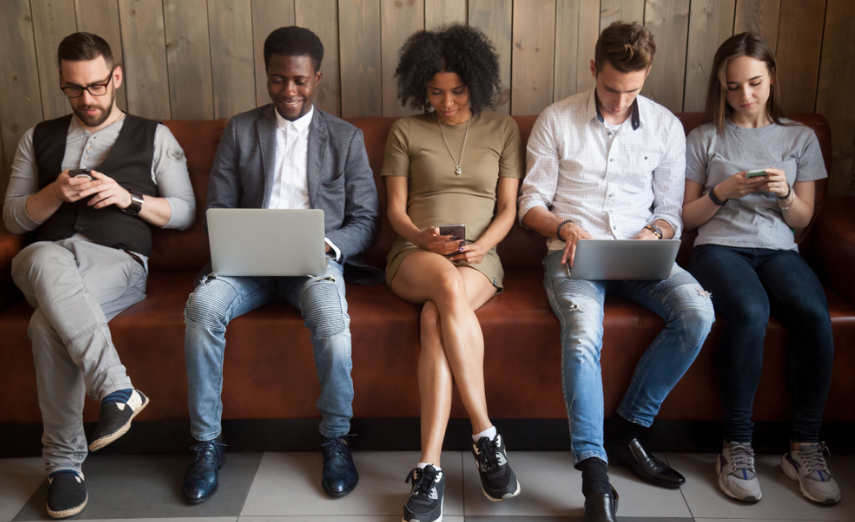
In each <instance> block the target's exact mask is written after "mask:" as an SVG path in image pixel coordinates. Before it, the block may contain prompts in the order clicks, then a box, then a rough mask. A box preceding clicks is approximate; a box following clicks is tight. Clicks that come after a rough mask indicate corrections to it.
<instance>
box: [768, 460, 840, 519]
mask: <svg viewBox="0 0 855 522" xmlns="http://www.w3.org/2000/svg"><path fill="white" fill-rule="evenodd" d="M781 470H782V471H783V472H784V475H786V476H787V477H789V478H791V479H793V480H795V481H798V483H799V491H800V492H801V494H802V496H803V497H805V498H806V499H808V500H810V501H811V502H816V503H817V504H823V505H827V506H832V505H834V504H837V503H838V502H840V499H836V500H835V499H833V498H829V499H826V500H819V499H817V498H815V497H814V496H813V495H811V494H810V493H808V491H807V490H806V489H805V486H804V484H803V483H802V478H801V477H800V476H799V474H798V472H797V471H796V468H794V467H793V465H792V464H790V463H789V462H787V455H786V454H785V455H784V456H783V457H781Z"/></svg>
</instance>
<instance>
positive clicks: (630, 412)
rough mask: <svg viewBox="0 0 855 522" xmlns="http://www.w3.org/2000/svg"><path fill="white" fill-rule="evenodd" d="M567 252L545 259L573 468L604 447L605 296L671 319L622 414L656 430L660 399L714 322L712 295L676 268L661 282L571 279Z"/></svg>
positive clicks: (638, 371) (640, 368) (638, 370)
mask: <svg viewBox="0 0 855 522" xmlns="http://www.w3.org/2000/svg"><path fill="white" fill-rule="evenodd" d="M562 254H563V252H562V251H561V250H556V251H553V252H550V253H549V254H548V255H547V256H546V258H545V259H544V260H543V268H544V271H545V272H544V278H543V283H544V286H545V287H546V294H547V296H548V298H549V304H550V305H552V310H553V311H554V312H555V314H556V315H557V316H558V319H559V321H560V322H561V385H562V387H563V389H564V403H565V405H566V406H567V418H568V419H569V422H570V439H571V455H572V457H573V463H574V464H578V463H579V462H581V461H583V460H585V459H587V458H591V457H597V458H599V459H602V460H603V461H604V462H608V458H607V457H606V452H605V450H604V449H603V381H602V375H601V372H600V352H601V350H602V348H603V303H604V302H605V298H606V292H610V293H613V294H614V295H618V296H620V297H623V298H625V299H629V300H630V301H633V302H635V303H638V304H640V305H641V306H644V307H645V308H648V309H650V310H651V311H653V312H655V313H656V314H657V315H658V316H659V317H661V318H662V319H663V320H664V321H665V328H664V329H663V330H662V332H661V333H660V334H659V335H658V336H657V337H656V339H655V340H654V341H653V344H651V345H650V347H649V348H648V349H647V351H646V352H644V355H643V356H642V357H641V360H640V361H639V362H638V364H637V365H636V367H635V374H634V375H633V377H632V383H631V384H630V386H629V390H628V391H627V392H626V394H625V395H624V397H623V400H622V401H621V403H620V406H618V410H617V412H618V414H619V415H620V416H621V417H623V418H625V419H627V420H629V421H631V422H634V423H635V424H639V425H641V426H650V425H651V424H652V423H653V418H654V417H655V416H656V414H657V413H658V412H659V407H660V406H661V405H662V401H664V400H665V397H667V396H668V393H669V392H670V391H671V389H672V388H673V387H674V386H675V385H676V384H677V382H678V381H679V380H680V378H681V377H682V376H683V374H684V373H686V370H688V369H689V366H691V364H692V362H693V361H694V360H695V357H696V356H697V355H698V352H700V350H701V346H702V345H703V343H704V340H705V339H706V337H707V334H709V331H710V327H711V326H712V323H713V321H714V320H715V315H714V313H713V306H712V303H711V302H710V297H709V294H708V293H707V292H706V291H704V289H703V288H701V286H700V285H699V284H698V283H697V281H695V279H694V278H693V277H692V276H691V275H689V273H688V272H686V271H685V270H683V269H682V268H680V267H679V266H677V265H676V264H675V265H674V269H673V270H672V271H671V275H670V277H669V278H668V279H665V280H663V281H585V280H580V279H570V277H569V276H568V274H567V269H566V267H565V265H562V264H561V256H562Z"/></svg>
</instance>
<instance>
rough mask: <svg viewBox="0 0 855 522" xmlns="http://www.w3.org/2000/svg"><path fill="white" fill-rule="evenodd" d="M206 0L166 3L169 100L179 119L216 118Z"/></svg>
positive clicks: (174, 114)
mask: <svg viewBox="0 0 855 522" xmlns="http://www.w3.org/2000/svg"><path fill="white" fill-rule="evenodd" d="M207 9H208V8H207V4H206V3H205V0H163V22H164V29H165V35H166V64H167V67H168V70H169V100H170V102H171V105H172V118H174V119H176V120H210V119H213V118H214V94H213V85H212V83H213V80H212V76H211V47H210V45H211V44H210V36H209V35H208V17H206V16H200V13H204V12H207Z"/></svg>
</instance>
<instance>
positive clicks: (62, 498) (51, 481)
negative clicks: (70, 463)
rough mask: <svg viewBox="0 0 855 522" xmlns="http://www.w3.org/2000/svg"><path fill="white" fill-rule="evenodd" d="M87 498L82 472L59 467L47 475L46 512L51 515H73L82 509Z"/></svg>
mask: <svg viewBox="0 0 855 522" xmlns="http://www.w3.org/2000/svg"><path fill="white" fill-rule="evenodd" d="M88 500H89V495H88V494H87V493H86V484H84V483H83V473H81V472H79V471H72V470H70V469H61V470H59V471H54V472H53V473H51V474H50V476H49V477H48V500H47V512H48V515H50V516H51V517H53V518H66V517H73V516H74V515H76V514H78V513H80V512H81V511H83V508H85V507H86V502H87V501H88Z"/></svg>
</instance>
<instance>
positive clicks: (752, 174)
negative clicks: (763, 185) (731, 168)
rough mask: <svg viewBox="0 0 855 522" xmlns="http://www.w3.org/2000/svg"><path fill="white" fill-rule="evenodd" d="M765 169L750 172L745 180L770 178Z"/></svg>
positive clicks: (746, 174)
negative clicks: (758, 177) (762, 177)
mask: <svg viewBox="0 0 855 522" xmlns="http://www.w3.org/2000/svg"><path fill="white" fill-rule="evenodd" d="M768 175H769V174H768V173H767V172H766V170H765V169H757V170H749V171H748V172H746V173H745V179H751V178H756V177H757V176H768Z"/></svg>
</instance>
